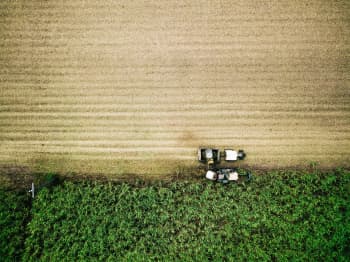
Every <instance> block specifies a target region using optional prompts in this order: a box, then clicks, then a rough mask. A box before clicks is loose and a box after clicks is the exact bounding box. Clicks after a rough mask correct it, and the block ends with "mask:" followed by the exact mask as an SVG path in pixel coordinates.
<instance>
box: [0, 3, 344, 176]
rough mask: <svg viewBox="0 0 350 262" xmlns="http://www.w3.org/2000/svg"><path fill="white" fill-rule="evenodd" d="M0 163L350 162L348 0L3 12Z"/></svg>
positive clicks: (118, 168)
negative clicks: (218, 158)
mask: <svg viewBox="0 0 350 262" xmlns="http://www.w3.org/2000/svg"><path fill="white" fill-rule="evenodd" d="M0 36H1V40H0V41H1V42H0V165H2V166H25V167H28V168H29V169H30V170H34V171H49V170H50V171H59V172H72V171H73V172H88V173H125V172H127V173H137V174H154V175H157V174H161V173H171V172H174V171H175V170H177V169H179V168H181V167H182V166H195V165H196V150H197V148H198V146H215V147H220V148H225V147H227V148H235V149H238V148H242V149H245V150H246V152H247V155H248V157H247V159H246V161H245V165H250V166H257V167H269V168H276V167H289V166H306V165H308V164H309V163H310V162H318V163H319V164H320V166H323V167H334V166H339V165H343V166H349V160H350V57H349V49H350V2H349V1H346V0H340V1H322V0H319V1H307V0H296V1H264V2H261V1H249V0H248V1H247V0H244V1H243V0H242V1H229V0H227V1H226V0H221V1H193V0H192V1H129V0H128V1H102V2H100V1H65V0H64V1H21V0H19V1H11V0H3V1H1V2H0Z"/></svg>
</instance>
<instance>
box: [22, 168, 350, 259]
mask: <svg viewBox="0 0 350 262" xmlns="http://www.w3.org/2000/svg"><path fill="white" fill-rule="evenodd" d="M349 203H350V173H349V172H348V171H345V170H341V169H338V170H337V171H333V172H328V173H319V172H314V173H301V172H292V171H290V172H270V173H267V174H265V175H261V176H256V177H255V180H254V181H253V182H252V183H250V184H245V185H237V184H229V185H222V184H215V183H208V182H206V181H203V182H198V181H196V182H193V181H192V182H183V181H182V182H175V183H171V184H162V183H156V184H154V185H147V186H137V185H129V184H125V183H124V184H117V185H116V184H112V183H109V184H106V183H98V182H95V183H91V182H83V183H71V182H66V183H64V184H63V185H60V186H57V187H55V188H53V189H51V190H47V189H43V190H42V191H40V192H39V194H38V195H37V198H36V199H35V200H34V201H33V207H32V210H31V213H32V220H31V221H30V223H29V224H28V226H27V230H28V234H29V235H28V237H27V239H26V242H25V253H24V256H23V260H25V261H37V260H45V261H48V260H50V261H74V260H100V261H108V260H109V261H114V260H118V261H120V260H122V261H123V260H128V261H141V260H178V261H180V260H181V261H208V260H210V261H212V260H216V261H221V260H238V261H247V260H258V261H269V260H276V259H277V260H279V261H288V260H294V261H305V260H307V261H314V260H322V261H334V260H338V261H346V260H348V259H349V256H350V250H349V246H350V242H349V239H350V206H349Z"/></svg>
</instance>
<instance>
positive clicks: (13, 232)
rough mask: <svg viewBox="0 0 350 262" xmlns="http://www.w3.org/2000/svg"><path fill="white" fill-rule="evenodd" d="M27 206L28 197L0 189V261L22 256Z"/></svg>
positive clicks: (27, 213)
mask: <svg viewBox="0 0 350 262" xmlns="http://www.w3.org/2000/svg"><path fill="white" fill-rule="evenodd" d="M28 204H29V201H28V196H26V195H24V194H21V193H18V192H15V191H8V190H4V189H0V261H6V260H18V259H20V257H21V256H22V252H23V245H24V240H25V226H26V221H27V220H28V215H29V208H28Z"/></svg>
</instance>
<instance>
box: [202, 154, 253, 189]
mask: <svg viewBox="0 0 350 262" xmlns="http://www.w3.org/2000/svg"><path fill="white" fill-rule="evenodd" d="M245 157H246V154H245V152H244V151H243V150H238V151H235V150H233V149H225V150H224V151H223V152H220V150H219V149H214V148H199V149H198V161H199V162H202V163H205V164H206V165H207V169H208V170H207V172H206V175H205V178H206V179H209V180H212V181H217V182H221V183H224V184H226V183H228V182H230V181H238V180H239V179H245V180H247V181H249V180H251V179H252V175H251V173H249V172H246V173H239V172H238V170H237V168H227V167H224V168H218V167H217V165H218V164H219V163H220V161H221V159H222V158H223V159H224V160H225V161H227V162H235V161H238V160H243V159H244V158H245Z"/></svg>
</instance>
